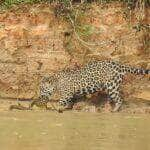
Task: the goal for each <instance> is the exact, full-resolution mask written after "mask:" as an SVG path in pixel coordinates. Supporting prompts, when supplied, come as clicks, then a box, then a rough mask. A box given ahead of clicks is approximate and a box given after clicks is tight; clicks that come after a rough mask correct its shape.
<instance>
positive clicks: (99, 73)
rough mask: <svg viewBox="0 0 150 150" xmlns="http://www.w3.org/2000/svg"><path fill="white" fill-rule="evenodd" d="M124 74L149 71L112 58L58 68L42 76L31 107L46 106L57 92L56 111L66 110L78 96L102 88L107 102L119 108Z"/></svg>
mask: <svg viewBox="0 0 150 150" xmlns="http://www.w3.org/2000/svg"><path fill="white" fill-rule="evenodd" d="M127 73H131V74H136V75H140V74H141V75H144V74H150V70H149V69H147V70H145V69H142V68H134V67H131V66H129V65H124V64H121V63H119V62H115V61H111V60H104V61H99V60H92V61H90V62H88V63H87V64H85V65H84V66H82V67H80V68H79V67H77V68H74V69H64V70H61V71H59V72H57V73H55V74H54V75H48V76H44V77H43V78H42V80H41V82H40V94H39V95H40V96H39V100H36V101H33V102H32V103H31V105H30V107H33V106H34V105H44V106H46V105H47V103H48V102H50V101H51V97H52V96H53V94H54V93H56V92H57V93H58V94H59V96H60V99H59V108H58V110H61V109H63V110H65V109H68V108H72V107H73V105H74V103H75V102H76V100H77V99H78V98H79V97H80V96H86V95H87V94H92V93H95V92H98V91H101V90H105V91H106V93H107V94H108V99H109V100H108V101H110V102H113V103H114V107H113V109H112V111H114V112H115V111H118V110H119V109H120V108H121V105H122V102H123V98H122V96H121V94H120V85H121V82H122V80H123V77H124V75H125V74H127Z"/></svg>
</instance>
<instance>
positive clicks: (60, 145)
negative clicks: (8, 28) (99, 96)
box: [0, 111, 150, 150]
mask: <svg viewBox="0 0 150 150" xmlns="http://www.w3.org/2000/svg"><path fill="white" fill-rule="evenodd" d="M0 150H150V116H149V115H141V114H140V115H137V114H136V115H129V114H122V113H120V114H112V113H108V114H104V113H85V112H72V111H68V112H64V113H62V114H58V113H56V112H45V111H32V112H31V111H21V112H19V111H13V112H10V111H4V112H0Z"/></svg>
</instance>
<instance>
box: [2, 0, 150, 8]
mask: <svg viewBox="0 0 150 150" xmlns="http://www.w3.org/2000/svg"><path fill="white" fill-rule="evenodd" d="M114 1H116V2H117V1H119V2H123V3H125V4H126V5H127V6H128V8H129V9H134V8H135V7H137V6H140V5H142V6H144V7H149V6H150V1H149V0H84V1H83V2H84V3H90V2H96V3H101V4H106V3H111V2H114ZM41 2H49V3H52V2H57V3H63V4H64V5H65V6H66V7H68V6H70V4H72V3H76V2H78V3H79V1H78V0H0V6H1V8H10V7H12V6H14V5H18V4H27V3H30V4H34V3H41ZM83 2H82V3H83ZM80 3H81V2H80Z"/></svg>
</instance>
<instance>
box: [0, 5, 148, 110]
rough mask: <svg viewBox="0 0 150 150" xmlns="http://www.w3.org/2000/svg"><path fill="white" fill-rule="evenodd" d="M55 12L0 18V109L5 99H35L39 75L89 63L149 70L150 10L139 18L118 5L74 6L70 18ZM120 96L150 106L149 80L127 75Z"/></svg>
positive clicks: (25, 9)
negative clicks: (114, 62)
mask: <svg viewBox="0 0 150 150" xmlns="http://www.w3.org/2000/svg"><path fill="white" fill-rule="evenodd" d="M60 8H62V6H57V5H56V4H51V5H45V4H40V5H39V4H36V5H33V6H31V5H30V6H29V5H26V6H18V7H16V8H12V9H10V10H7V11H6V12H1V13H0V96H1V99H2V100H1V102H2V103H3V100H4V99H5V101H7V98H10V99H11V98H14V99H17V98H21V99H33V98H37V97H38V85H39V79H40V78H41V76H43V74H46V73H53V72H55V71H58V70H60V69H62V68H65V67H74V66H80V65H82V64H84V63H85V62H86V61H87V60H89V59H91V58H96V59H100V60H101V59H113V60H117V61H120V62H122V63H126V64H130V65H133V66H135V67H143V68H145V69H146V68H147V69H148V68H150V49H149V26H148V25H149V23H150V20H149V18H148V14H149V13H150V12H149V10H150V9H146V8H145V9H144V12H142V13H141V12H138V11H137V10H136V9H135V10H133V11H132V12H130V11H129V10H128V11H127V10H126V9H127V8H126V7H125V6H123V5H122V4H121V3H110V4H105V5H98V4H96V3H92V4H87V5H85V4H83V5H80V6H79V5H76V6H75V9H73V13H74V14H75V15H74V16H73V17H71V18H69V16H68V12H66V11H64V10H63V8H62V10H61V9H60ZM58 10H61V11H58ZM140 13H141V14H140ZM69 15H70V16H71V15H72V14H69ZM122 91H123V93H122V94H123V97H124V99H126V100H131V101H132V100H133V101H136V100H150V81H149V77H144V76H131V75H128V76H127V77H126V78H125V80H124V82H123V86H122ZM100 97H101V95H100ZM102 97H103V96H102ZM8 102H9V101H8ZM12 102H13V101H12ZM147 106H148V105H147ZM2 107H3V105H2ZM92 107H93V108H94V106H92ZM85 109H86V106H85ZM94 109H95V108H94Z"/></svg>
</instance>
